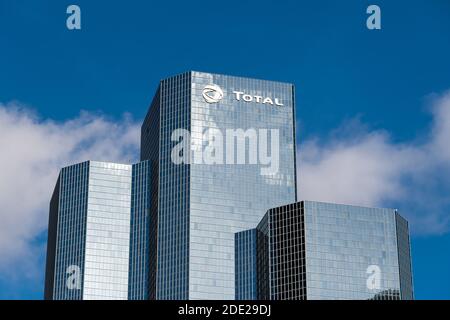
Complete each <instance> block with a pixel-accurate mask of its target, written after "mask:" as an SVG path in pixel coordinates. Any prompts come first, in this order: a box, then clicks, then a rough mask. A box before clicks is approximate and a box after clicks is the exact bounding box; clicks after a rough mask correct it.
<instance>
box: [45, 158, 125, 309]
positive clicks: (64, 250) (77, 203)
mask: <svg viewBox="0 0 450 320" xmlns="http://www.w3.org/2000/svg"><path fill="white" fill-rule="evenodd" d="M131 173H132V166H131V165H125V164H116V163H106V162H96V161H86V162H83V163H79V164H76V165H72V166H69V167H66V168H63V169H62V170H61V172H60V174H59V177H58V181H57V183H56V186H55V190H54V192H53V196H52V200H51V204H50V219H49V228H48V245H47V264H46V275H45V298H46V299H54V300H60V299H65V300H69V299H71V300H81V299H83V300H89V299H111V300H113V299H127V298H128V274H129V273H128V271H129V251H130V249H129V248H130V204H131V202H130V196H131Z"/></svg>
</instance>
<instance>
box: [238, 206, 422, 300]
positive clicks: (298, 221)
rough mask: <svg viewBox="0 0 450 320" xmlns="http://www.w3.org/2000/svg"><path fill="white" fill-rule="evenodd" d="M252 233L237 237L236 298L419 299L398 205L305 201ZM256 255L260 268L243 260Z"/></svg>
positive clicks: (272, 215) (271, 215)
mask: <svg viewBox="0 0 450 320" xmlns="http://www.w3.org/2000/svg"><path fill="white" fill-rule="evenodd" d="M248 232H249V231H244V232H241V233H237V234H236V237H235V239H236V250H237V253H236V260H237V261H236V283H237V284H236V289H237V290H236V298H237V299H242V298H246V299H272V300H284V299H308V300H322V299H334V300H336V299H387V300H398V299H403V300H409V299H413V286H412V271H411V256H410V241H409V231H408V222H407V221H406V220H405V219H404V218H403V217H401V216H400V215H399V214H398V212H397V211H396V210H393V209H378V208H364V207H357V206H348V205H339V204H331V203H320V202H311V201H302V202H298V203H293V204H289V205H286V206H281V207H277V208H273V209H270V210H269V211H268V212H267V214H266V215H265V217H264V218H263V219H262V221H261V222H260V224H259V225H258V227H257V228H256V231H255V232H256V237H246V236H245V235H246V234H248ZM252 242H253V243H252ZM255 245H256V251H255V250H249V249H248V248H254V247H255ZM240 251H243V252H244V251H246V253H247V255H245V254H242V253H241V252H240ZM253 260H256V261H258V266H257V267H256V271H255V269H251V268H245V269H244V268H240V267H239V266H240V265H244V264H247V265H248V264H249V261H253ZM255 272H256V277H255ZM254 279H256V280H254ZM252 283H253V284H254V285H256V287H257V288H256V293H255V290H254V289H253V287H252V285H251V284H252Z"/></svg>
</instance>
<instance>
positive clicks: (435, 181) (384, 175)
mask: <svg viewBox="0 0 450 320" xmlns="http://www.w3.org/2000/svg"><path fill="white" fill-rule="evenodd" d="M431 105H432V107H431V110H432V114H433V125H432V127H431V130H430V132H429V133H428V134H427V136H426V137H425V138H422V139H420V140H418V141H410V142H407V143H396V142H393V141H392V139H391V138H390V135H389V133H387V132H385V131H380V130H376V131H370V130H368V129H367V128H365V127H364V126H362V125H361V124H360V123H359V122H358V121H357V120H356V121H353V122H350V123H346V124H345V125H344V126H342V127H341V128H339V129H338V130H336V131H335V132H334V134H333V135H331V137H329V139H328V140H327V141H326V142H322V141H321V140H320V139H309V140H308V141H305V142H304V143H302V144H301V145H300V147H299V150H298V158H299V163H298V168H299V174H298V176H299V180H298V185H299V198H300V199H305V200H318V201H328V202H337V203H346V204H356V205H364V206H376V207H387V206H390V207H392V206H395V207H396V208H398V209H399V210H400V211H401V212H402V214H403V215H404V216H406V217H407V218H408V219H409V221H410V223H411V226H412V230H413V231H414V232H416V233H422V234H430V233H434V234H439V233H445V232H448V231H449V230H450V92H448V93H446V94H444V95H442V96H435V97H433V99H431ZM355 124H356V125H355ZM342 133H344V134H342Z"/></svg>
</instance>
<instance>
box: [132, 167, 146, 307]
mask: <svg viewBox="0 0 450 320" xmlns="http://www.w3.org/2000/svg"><path fill="white" fill-rule="evenodd" d="M151 192H152V184H151V162H150V161H143V162H140V163H138V164H135V165H133V173H132V186H131V221H130V268H129V270H130V271H129V272H130V274H129V283H128V299H129V300H147V299H149V292H150V288H149V283H150V273H149V271H150V225H151V221H150V220H151V215H150V210H151Z"/></svg>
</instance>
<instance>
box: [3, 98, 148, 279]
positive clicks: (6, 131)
mask: <svg viewBox="0 0 450 320" xmlns="http://www.w3.org/2000/svg"><path fill="white" fill-rule="evenodd" d="M139 130H140V124H139V123H136V122H134V121H133V120H132V119H131V118H130V116H128V115H124V117H123V118H122V119H120V121H112V120H108V119H106V118H105V117H104V116H101V115H93V114H90V113H87V112H82V113H81V114H80V116H79V117H77V118H75V119H72V120H68V121H64V122H55V121H51V120H42V119H39V118H38V117H37V116H35V115H34V113H33V112H32V111H30V110H29V109H27V108H24V107H22V106H20V105H19V104H17V103H12V104H6V105H4V104H0V204H1V207H0V221H1V223H0V271H1V273H0V274H3V276H5V274H6V273H7V272H8V270H10V269H11V266H12V265H14V266H15V265H16V264H17V262H20V264H23V263H26V262H27V261H28V262H29V263H30V264H32V263H36V259H38V256H39V255H40V254H41V251H42V244H39V243H36V242H35V238H36V237H37V236H38V235H40V234H42V232H44V231H45V230H46V228H47V223H48V205H49V199H50V196H51V192H52V191H53V188H54V185H55V183H56V178H57V175H58V172H59V169H60V168H61V167H64V166H67V165H70V164H74V163H77V162H81V161H85V160H89V159H91V160H104V161H113V162H114V161H116V162H122V163H129V161H130V160H132V161H136V156H137V154H138V147H139V145H138V143H139ZM25 269H27V267H25Z"/></svg>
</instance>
